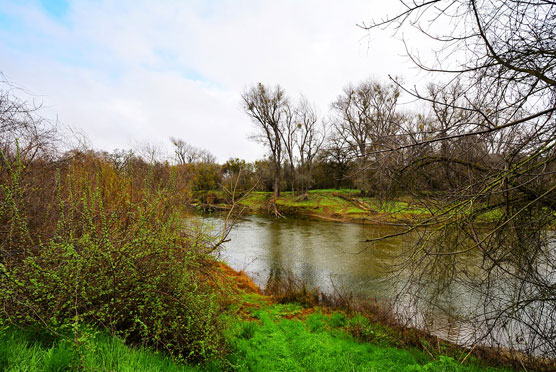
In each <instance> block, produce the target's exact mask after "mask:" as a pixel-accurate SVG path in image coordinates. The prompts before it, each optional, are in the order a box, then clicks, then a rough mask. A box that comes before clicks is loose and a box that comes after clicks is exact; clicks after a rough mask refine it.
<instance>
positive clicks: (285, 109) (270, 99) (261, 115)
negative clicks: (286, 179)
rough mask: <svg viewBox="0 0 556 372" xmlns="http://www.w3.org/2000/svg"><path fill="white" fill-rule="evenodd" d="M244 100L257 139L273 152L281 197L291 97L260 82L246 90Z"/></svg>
mask: <svg viewBox="0 0 556 372" xmlns="http://www.w3.org/2000/svg"><path fill="white" fill-rule="evenodd" d="M241 97H242V100H243V109H244V111H245V112H246V113H247V115H249V117H251V119H252V121H253V122H254V123H255V124H256V125H257V130H258V132H257V134H256V135H255V136H254V138H255V139H256V140H258V141H260V142H262V143H263V144H264V145H265V146H267V147H268V148H269V150H270V158H271V160H272V165H273V178H274V184H273V189H274V198H278V196H279V195H280V175H281V170H282V157H283V143H282V136H283V132H284V127H285V124H286V121H287V120H288V115H289V113H290V110H289V102H288V98H287V97H286V93H285V91H284V90H283V89H282V87H280V86H279V85H276V86H275V87H266V86H264V85H263V84H261V83H259V84H257V85H255V86H252V87H250V88H248V89H247V90H245V91H244V92H243V93H242V95H241Z"/></svg>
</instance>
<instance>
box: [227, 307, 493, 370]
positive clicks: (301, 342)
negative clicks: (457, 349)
mask: <svg viewBox="0 0 556 372" xmlns="http://www.w3.org/2000/svg"><path fill="white" fill-rule="evenodd" d="M274 307H275V306H274V305H273V306H271V307H270V308H265V309H260V310H257V311H256V312H255V313H256V316H257V318H258V319H259V320H260V322H244V323H242V324H240V326H239V327H238V330H237V334H238V335H240V337H234V338H233V341H232V342H233V347H234V350H235V351H234V353H233V354H232V355H231V356H230V358H229V359H230V363H231V364H232V365H233V366H234V367H235V368H234V370H236V371H377V372H380V371H384V372H386V371H392V372H394V371H395V372H398V371H408V372H409V371H411V372H417V371H423V372H424V371H427V372H479V371H500V370H498V369H493V368H489V367H482V366H475V365H467V364H466V365H461V364H460V363H459V362H457V361H455V360H454V359H452V358H449V357H445V356H441V357H439V359H438V360H431V359H429V358H428V357H427V356H426V355H424V354H423V353H421V352H419V351H417V350H410V349H397V348H395V347H391V346H385V345H380V344H375V343H360V342H357V341H356V340H355V339H353V338H352V337H350V336H349V335H348V334H347V333H346V332H345V331H343V329H342V328H341V325H342V324H347V322H348V320H347V319H346V318H345V316H343V315H336V314H339V313H334V314H332V315H331V316H328V315H323V314H322V313H315V314H312V315H310V316H309V317H307V319H306V320H305V321H299V320H288V319H282V318H280V317H279V316H278V314H284V312H285V309H284V308H283V307H281V308H280V309H279V310H276V309H273V308H274ZM292 311H293V312H295V311H296V310H295V309H294V308H292ZM247 324H250V325H247ZM338 326H339V327H340V328H338ZM245 329H249V337H245Z"/></svg>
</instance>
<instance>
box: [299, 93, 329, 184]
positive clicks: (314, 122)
mask: <svg viewBox="0 0 556 372" xmlns="http://www.w3.org/2000/svg"><path fill="white" fill-rule="evenodd" d="M295 122H296V123H297V128H298V135H297V137H296V147H297V151H298V153H299V178H300V191H301V192H302V193H303V192H305V191H307V190H308V188H309V187H310V186H311V181H312V172H313V165H314V164H313V162H314V160H315V157H316V156H317V154H318V153H319V151H320V149H321V148H322V146H323V144H324V140H325V139H326V125H325V123H324V122H321V123H319V120H318V115H317V111H316V109H315V107H314V106H313V105H311V104H310V103H309V101H308V100H307V99H306V98H305V97H303V96H302V97H301V99H300V101H299V103H298V105H297V107H296V109H295ZM319 124H320V125H319Z"/></svg>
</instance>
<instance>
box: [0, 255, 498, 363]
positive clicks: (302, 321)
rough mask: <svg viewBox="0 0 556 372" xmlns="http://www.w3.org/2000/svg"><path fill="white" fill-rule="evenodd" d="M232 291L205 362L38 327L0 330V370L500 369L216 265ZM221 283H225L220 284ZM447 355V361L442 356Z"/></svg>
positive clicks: (93, 334) (99, 334)
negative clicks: (217, 352) (403, 338)
mask: <svg viewBox="0 0 556 372" xmlns="http://www.w3.org/2000/svg"><path fill="white" fill-rule="evenodd" d="M218 267H219V270H220V272H222V273H224V274H225V275H226V276H227V277H228V278H229V279H231V280H230V281H227V282H226V283H227V284H226V285H228V286H232V287H235V288H236V289H237V290H238V292H237V296H236V297H235V299H234V301H233V302H231V303H230V304H229V308H228V311H227V312H226V313H225V314H223V315H222V317H224V318H223V319H224V320H225V322H226V324H227V328H226V330H225V337H226V339H227V341H228V345H229V346H228V347H229V349H228V353H227V354H226V355H225V356H223V357H221V358H218V359H213V360H212V361H208V362H205V364H203V365H192V364H182V363H178V362H176V361H175V360H173V359H171V358H170V357H169V356H168V355H167V354H166V353H164V351H153V350H152V349H149V348H144V347H140V346H134V347H132V346H128V345H126V344H124V342H123V341H122V340H121V339H120V338H118V337H113V336H110V335H108V333H107V332H106V331H95V330H93V329H92V328H87V327H85V326H83V325H81V326H80V327H78V328H73V329H69V330H66V332H65V333H64V334H65V337H60V336H53V335H52V333H51V332H46V331H44V329H41V328H32V327H28V328H25V329H20V328H14V327H11V328H8V329H5V330H4V331H2V332H0V370H2V371H13V372H15V371H145V372H147V371H170V372H173V371H176V372H177V371H180V372H189V371H265V372H269V371H429V372H436V371H439V372H440V371H461V372H475V371H477V372H478V371H505V370H504V369H500V368H494V367H490V366H486V365H484V364H481V363H480V361H478V360H477V359H474V357H473V356H467V351H465V350H463V349H461V350H457V351H455V352H454V350H446V349H444V347H441V346H440V344H439V346H438V348H437V347H436V345H434V347H431V349H430V350H427V349H423V348H417V347H411V346H405V347H401V346H400V340H398V339H396V336H395V332H393V331H392V330H391V329H389V328H388V326H385V325H382V324H379V323H376V322H373V321H371V320H369V318H367V317H364V316H362V315H361V314H357V313H352V314H351V315H349V316H348V315H346V314H345V313H343V312H341V311H332V310H329V309H327V308H323V307H319V306H304V305H300V304H298V303H285V304H283V303H279V302H278V299H277V298H275V297H271V296H265V295H262V294H260V290H259V289H258V288H256V286H254V285H253V283H252V281H251V280H250V279H249V278H248V277H247V276H246V275H245V274H243V273H241V272H239V273H238V272H235V271H233V270H231V269H230V268H229V267H227V266H226V265H222V264H219V265H218ZM222 283H224V282H222ZM76 330H77V335H76V332H75V331H76ZM448 355H449V356H448Z"/></svg>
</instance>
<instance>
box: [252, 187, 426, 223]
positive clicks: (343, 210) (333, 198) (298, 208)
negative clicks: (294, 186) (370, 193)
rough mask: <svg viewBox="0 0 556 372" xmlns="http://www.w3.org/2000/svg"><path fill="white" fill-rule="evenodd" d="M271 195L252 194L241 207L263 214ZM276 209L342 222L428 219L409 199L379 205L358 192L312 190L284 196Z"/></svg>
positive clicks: (373, 199)
mask: <svg viewBox="0 0 556 372" xmlns="http://www.w3.org/2000/svg"><path fill="white" fill-rule="evenodd" d="M271 195H272V194H271V193H269V192H254V193H252V194H251V195H249V196H248V197H247V198H246V199H244V200H242V201H241V204H243V205H245V206H247V207H249V208H250V209H251V210H255V211H256V210H264V208H265V204H266V202H267V201H268V200H269V198H270V197H271ZM347 199H351V200H347ZM276 205H277V206H278V209H279V210H280V212H284V213H285V214H300V215H306V216H311V217H317V218H326V219H335V220H341V221H367V222H377V223H380V222H400V221H409V220H415V219H417V218H426V217H428V216H429V212H428V211H427V210H425V209H423V208H421V207H419V206H418V205H416V204H415V203H412V202H411V200H409V199H407V200H402V199H400V200H389V201H381V200H378V199H376V198H368V197H360V196H359V191H358V190H350V189H342V190H334V189H326V190H311V191H309V192H308V193H307V198H306V199H304V198H299V196H297V195H293V194H292V193H291V192H283V193H282V194H281V196H280V197H279V198H278V200H277V201H276Z"/></svg>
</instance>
